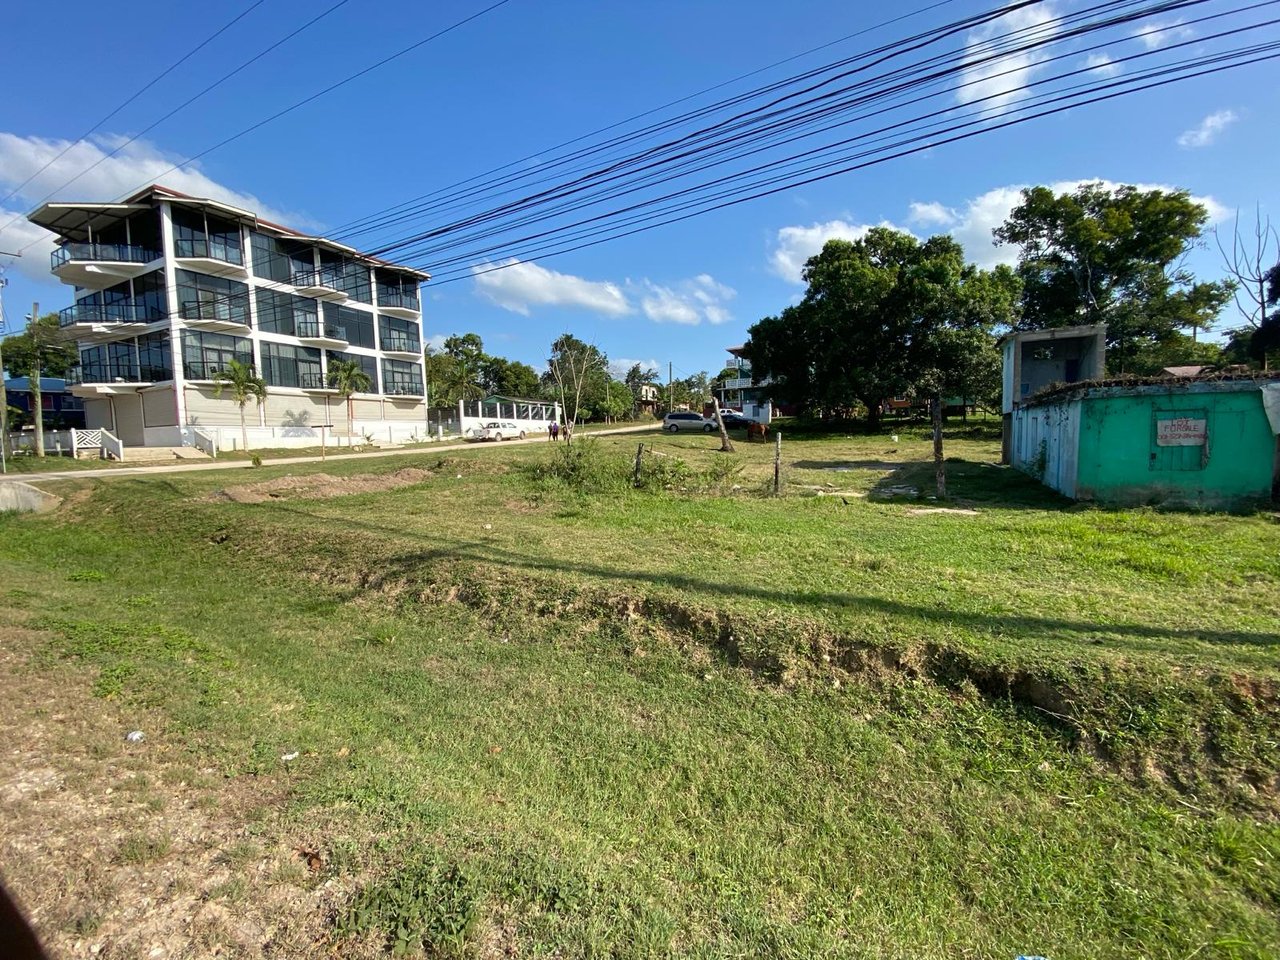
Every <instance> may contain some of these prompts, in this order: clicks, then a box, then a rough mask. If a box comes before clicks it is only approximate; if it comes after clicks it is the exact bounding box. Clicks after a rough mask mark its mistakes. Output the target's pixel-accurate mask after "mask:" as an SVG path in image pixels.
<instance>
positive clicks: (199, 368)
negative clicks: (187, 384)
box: [182, 357, 253, 380]
mask: <svg viewBox="0 0 1280 960" xmlns="http://www.w3.org/2000/svg"><path fill="white" fill-rule="evenodd" d="M240 362H241V363H243V364H244V365H245V366H246V367H248V366H251V365H252V364H253V360H252V359H251V358H249V357H245V358H243V359H242V360H241V361H240ZM226 370H227V361H225V360H184V361H183V363H182V372H183V375H184V376H186V378H187V379H188V380H212V379H214V378H215V377H217V375H218V374H220V373H225V372H226Z"/></svg>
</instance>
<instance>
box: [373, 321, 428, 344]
mask: <svg viewBox="0 0 1280 960" xmlns="http://www.w3.org/2000/svg"><path fill="white" fill-rule="evenodd" d="M419 329H420V327H419V325H418V321H416V320H399V319H397V318H395V317H384V316H381V315H379V317H378V341H379V346H380V347H381V348H382V349H383V350H398V351H400V352H401V353H421V352H422V339H421V337H420V336H419V334H418V331H419Z"/></svg>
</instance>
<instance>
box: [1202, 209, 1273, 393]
mask: <svg viewBox="0 0 1280 960" xmlns="http://www.w3.org/2000/svg"><path fill="white" fill-rule="evenodd" d="M1252 234H1253V235H1252V236H1251V237H1249V236H1245V235H1243V234H1242V233H1241V231H1240V211H1239V210H1237V211H1236V221H1235V228H1234V229H1233V230H1232V232H1231V251H1230V252H1228V251H1227V248H1226V245H1225V244H1223V242H1222V236H1221V235H1220V234H1219V233H1218V231H1217V230H1214V232H1213V236H1214V239H1215V240H1216V241H1217V244H1218V252H1219V253H1220V254H1222V262H1223V265H1224V266H1225V268H1226V271H1227V275H1228V276H1230V277H1231V278H1232V280H1234V281H1235V284H1236V288H1235V303H1236V309H1237V310H1238V311H1239V312H1240V315H1241V316H1242V317H1244V321H1245V326H1244V327H1242V328H1241V333H1242V334H1243V333H1245V332H1247V333H1248V334H1249V336H1250V339H1251V340H1252V334H1253V333H1254V332H1255V331H1258V330H1261V329H1262V328H1263V327H1265V326H1267V319H1268V317H1267V308H1268V307H1270V306H1271V305H1272V304H1273V303H1275V299H1276V298H1275V296H1274V294H1275V282H1274V280H1272V282H1271V290H1270V291H1269V290H1268V289H1267V287H1268V279H1269V277H1270V276H1271V275H1272V274H1274V273H1276V271H1277V270H1280V264H1278V265H1277V266H1274V267H1273V266H1271V264H1272V262H1273V260H1274V258H1276V257H1280V234H1278V233H1277V232H1276V228H1275V227H1273V226H1272V225H1271V218H1270V217H1268V218H1267V219H1265V220H1264V219H1263V218H1262V211H1261V210H1260V209H1255V210H1254V222H1253V230H1252ZM1232 332H1233V333H1235V331H1232ZM1265 340H1266V337H1265V336H1264V337H1263V338H1262V339H1260V340H1259V345H1260V346H1263V347H1264V349H1261V350H1255V349H1254V348H1253V344H1252V343H1250V345H1249V346H1250V350H1249V352H1250V353H1251V354H1254V357H1255V359H1258V360H1261V361H1262V368H1263V369H1264V370H1265V369H1266V368H1267V353H1268V352H1269V350H1267V349H1265Z"/></svg>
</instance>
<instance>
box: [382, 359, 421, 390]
mask: <svg viewBox="0 0 1280 960" xmlns="http://www.w3.org/2000/svg"><path fill="white" fill-rule="evenodd" d="M382 392H383V393H385V394H386V395H387V396H390V397H394V396H417V397H420V396H422V395H423V393H422V365H421V364H418V363H408V362H406V361H404V360H383V361H382Z"/></svg>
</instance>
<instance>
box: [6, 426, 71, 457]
mask: <svg viewBox="0 0 1280 960" xmlns="http://www.w3.org/2000/svg"><path fill="white" fill-rule="evenodd" d="M74 432H75V431H73V430H46V431H45V432H44V452H45V454H46V455H47V456H63V455H65V456H72V455H73V453H72V450H73V446H74V441H73V440H72V434H73V433H74ZM9 449H10V450H12V451H13V452H14V453H16V454H28V453H30V454H34V453H35V452H36V435H35V431H33V430H15V431H13V432H12V433H10V434H9Z"/></svg>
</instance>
